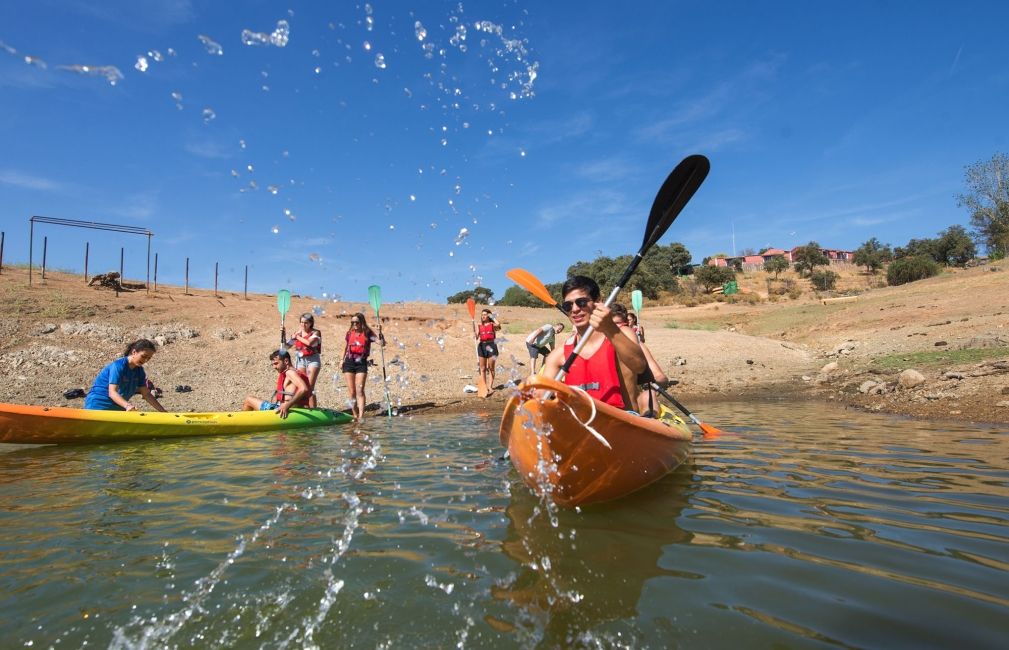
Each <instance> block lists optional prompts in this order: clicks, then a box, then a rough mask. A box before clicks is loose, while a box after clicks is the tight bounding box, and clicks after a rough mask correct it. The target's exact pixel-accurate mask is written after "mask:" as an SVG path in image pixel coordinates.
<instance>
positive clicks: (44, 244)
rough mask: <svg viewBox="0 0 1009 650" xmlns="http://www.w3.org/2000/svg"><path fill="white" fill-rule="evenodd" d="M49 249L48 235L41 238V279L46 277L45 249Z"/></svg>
mask: <svg viewBox="0 0 1009 650" xmlns="http://www.w3.org/2000/svg"><path fill="white" fill-rule="evenodd" d="M48 249H49V237H48V236H46V237H43V238H42V280H43V281H45V279H46V251H47V250H48Z"/></svg>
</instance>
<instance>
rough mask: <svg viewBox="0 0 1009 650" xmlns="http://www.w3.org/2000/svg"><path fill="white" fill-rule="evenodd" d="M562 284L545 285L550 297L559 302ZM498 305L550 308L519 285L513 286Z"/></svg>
mask: <svg viewBox="0 0 1009 650" xmlns="http://www.w3.org/2000/svg"><path fill="white" fill-rule="evenodd" d="M562 284H563V283H561V282H552V283H550V284H548V285H545V286H546V288H547V291H549V292H550V295H551V296H553V297H554V299H555V300H556V301H557V302H560V301H561V298H560V295H561V286H562ZM497 304H498V305H501V306H502V307H549V305H547V304H546V303H545V302H543V301H542V300H540V299H539V298H537V297H536V296H534V295H533V294H531V293H529V292H528V291H526V290H525V289H523V288H522V287H520V286H518V285H512V286H510V287H508V289H507V290H506V291H505V292H504V295H503V296H501V299H500V300H498V301H497Z"/></svg>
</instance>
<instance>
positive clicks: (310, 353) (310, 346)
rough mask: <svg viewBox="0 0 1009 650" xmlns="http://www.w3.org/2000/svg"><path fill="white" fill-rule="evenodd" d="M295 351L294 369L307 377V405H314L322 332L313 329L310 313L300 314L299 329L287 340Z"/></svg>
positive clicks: (312, 319) (313, 321)
mask: <svg viewBox="0 0 1009 650" xmlns="http://www.w3.org/2000/svg"><path fill="white" fill-rule="evenodd" d="M288 343H289V344H290V345H292V346H293V347H294V349H295V351H296V354H297V357H296V358H295V361H294V368H295V370H300V371H302V372H304V373H305V375H306V376H307V377H308V388H309V391H310V394H309V396H308V405H309V407H311V408H315V407H316V405H317V404H316V399H315V382H316V380H318V379H319V371H320V370H321V369H322V332H320V331H319V330H317V329H315V317H314V316H312V314H310V313H304V314H302V315H301V329H299V330H298V331H297V332H296V333H295V334H294V337H293V338H291V340H290V341H289V342H288Z"/></svg>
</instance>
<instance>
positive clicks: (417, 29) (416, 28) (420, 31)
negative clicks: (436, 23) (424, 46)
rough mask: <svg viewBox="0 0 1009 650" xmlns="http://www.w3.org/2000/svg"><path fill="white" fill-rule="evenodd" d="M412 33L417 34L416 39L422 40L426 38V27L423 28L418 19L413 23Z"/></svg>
mask: <svg viewBox="0 0 1009 650" xmlns="http://www.w3.org/2000/svg"><path fill="white" fill-rule="evenodd" d="M413 33H414V34H415V35H416V36H417V40H418V41H423V40H424V39H425V38H427V29H425V28H424V25H422V24H421V22H420V21H419V20H418V21H417V22H415V23H414V24H413Z"/></svg>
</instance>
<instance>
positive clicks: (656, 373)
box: [610, 302, 669, 417]
mask: <svg viewBox="0 0 1009 650" xmlns="http://www.w3.org/2000/svg"><path fill="white" fill-rule="evenodd" d="M610 311H611V312H612V313H613V322H615V323H616V324H617V327H620V328H622V329H624V330H625V331H626V330H630V331H631V332H633V335H634V337H635V340H636V341H637V342H638V345H640V346H641V351H642V352H644V353H645V360H646V361H647V362H648V371H647V372H644V373H642V374H640V375H638V376H637V377H634V378H633V381H634V383H635V384H636V385H637V386H639V387H640V389H641V392H640V394H639V395H638V412H639V413H641V414H642V415H644V416H646V417H657V416H656V413H658V410H659V402H658V397H659V396H658V395H657V394H656V393H655V391H654V390H652V387H651V385H650V384H651V383H652V382H655V383H656V384H658V385H659V386H661V387H665V386H668V385H669V377H667V376H666V373H665V372H663V371H662V366H660V365H659V362H658V361H656V360H655V356H654V355H653V354H652V351H651V350H649V349H648V346H647V345H645V342H644V340H642V339H641V338H640V337H638V336H637V332H634V327H633V326H632V325H631V322H630V318H628V317H629V316H633V315H634V312H628V311H627V308H626V307H624V306H623V305H621V304H620V303H617V302H615V303H613V304H612V305H611V306H610Z"/></svg>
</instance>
